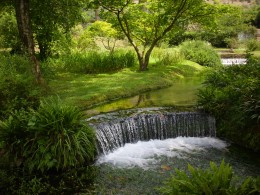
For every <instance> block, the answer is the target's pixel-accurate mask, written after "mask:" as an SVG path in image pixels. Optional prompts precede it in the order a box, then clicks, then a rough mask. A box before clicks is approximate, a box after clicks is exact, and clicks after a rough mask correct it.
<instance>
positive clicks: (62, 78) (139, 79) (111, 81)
mask: <svg viewBox="0 0 260 195" xmlns="http://www.w3.org/2000/svg"><path fill="white" fill-rule="evenodd" d="M202 69H203V67H201V66H200V65H198V64H196V63H194V62H190V61H182V63H180V64H176V65H169V66H151V67H150V68H149V70H148V71H145V72H139V71H136V70H133V69H129V68H125V69H123V70H122V71H120V72H116V73H110V74H96V75H89V74H74V73H59V74H57V79H55V80H53V81H51V82H50V87H51V89H52V94H51V95H58V96H59V97H60V98H61V99H62V100H63V101H64V102H66V103H68V104H72V105H78V106H80V107H88V106H91V105H93V104H96V103H100V102H105V101H109V100H113V99H118V98H122V97H130V96H133V95H136V94H139V93H142V92H145V91H150V90H154V89H159V88H164V87H167V86H170V85H171V84H172V83H173V82H174V81H175V80H176V79H180V78H182V77H185V76H191V75H194V74H196V73H199V72H201V70H202Z"/></svg>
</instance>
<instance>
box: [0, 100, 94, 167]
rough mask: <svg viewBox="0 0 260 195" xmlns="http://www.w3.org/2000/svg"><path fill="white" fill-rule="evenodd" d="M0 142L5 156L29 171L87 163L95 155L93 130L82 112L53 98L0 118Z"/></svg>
mask: <svg viewBox="0 0 260 195" xmlns="http://www.w3.org/2000/svg"><path fill="white" fill-rule="evenodd" d="M0 142H2V148H3V151H4V153H5V155H6V156H8V157H9V159H12V158H13V159H14V163H15V164H16V165H18V166H19V165H21V164H22V165H23V166H24V167H25V168H26V169H29V170H30V171H35V170H40V171H42V172H46V171H48V170H52V169H56V170H65V169H69V168H71V167H78V166H81V165H83V164H86V163H90V162H92V161H93V159H94V156H95V134H94V132H93V130H92V129H91V128H90V127H88V125H87V124H86V123H85V122H84V115H83V114H82V112H80V110H79V109H78V108H76V107H71V106H67V105H62V104H61V103H60V102H58V101H56V100H55V101H54V100H52V101H45V102H41V105H40V107H39V108H38V110H37V111H31V112H30V113H24V112H21V111H19V112H15V113H14V114H13V115H11V116H10V117H9V119H7V120H5V121H1V123H0Z"/></svg>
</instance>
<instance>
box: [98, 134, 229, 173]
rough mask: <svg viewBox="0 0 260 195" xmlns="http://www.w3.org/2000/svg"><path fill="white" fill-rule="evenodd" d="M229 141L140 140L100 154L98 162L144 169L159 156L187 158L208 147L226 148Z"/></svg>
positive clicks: (211, 139) (201, 139)
mask: <svg viewBox="0 0 260 195" xmlns="http://www.w3.org/2000/svg"><path fill="white" fill-rule="evenodd" d="M226 147H227V143H226V142H224V141H222V140H220V139H217V138H212V137H203V138H198V137H177V138H174V139H166V140H150V141H146V142H145V141H139V142H137V143H135V144H126V145H125V146H124V147H121V148H118V149H116V150H115V151H113V152H111V153H109V154H107V155H103V156H100V157H99V159H98V161H97V164H103V163H108V164H112V165H114V166H116V167H121V168H131V167H134V166H139V167H142V168H144V169H146V168H149V166H151V165H152V164H155V163H156V161H157V160H156V159H157V157H159V156H167V157H177V158H185V157H186V155H185V154H187V153H193V152H197V151H201V150H207V149H208V148H216V149H219V150H222V149H225V148H226Z"/></svg>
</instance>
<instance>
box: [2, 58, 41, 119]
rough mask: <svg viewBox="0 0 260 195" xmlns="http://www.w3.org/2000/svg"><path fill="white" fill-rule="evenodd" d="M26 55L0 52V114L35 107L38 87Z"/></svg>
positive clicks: (37, 100) (38, 95)
mask: <svg viewBox="0 0 260 195" xmlns="http://www.w3.org/2000/svg"><path fill="white" fill-rule="evenodd" d="M31 67H32V65H31V63H30V62H29V60H28V59H27V58H26V57H23V56H18V55H3V54H0V116H1V117H4V115H7V114H8V113H9V112H12V111H13V110H15V109H21V108H25V109H26V108H29V107H34V108H35V107H37V106H38V104H39V97H40V93H41V91H40V89H39V88H38V87H37V85H36V84H35V83H34V76H33V74H32V68H31Z"/></svg>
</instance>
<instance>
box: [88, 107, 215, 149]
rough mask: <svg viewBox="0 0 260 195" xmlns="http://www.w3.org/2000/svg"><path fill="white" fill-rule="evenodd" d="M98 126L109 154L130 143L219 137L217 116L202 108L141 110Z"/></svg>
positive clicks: (99, 137)
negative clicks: (165, 111) (216, 125)
mask: <svg viewBox="0 0 260 195" xmlns="http://www.w3.org/2000/svg"><path fill="white" fill-rule="evenodd" d="M91 126H93V127H94V129H96V135H97V148H98V152H99V154H108V153H110V152H111V151H113V150H114V149H116V148H119V147H122V146H124V145H125V144H126V143H136V142H138V141H148V140H152V139H161V140H162V139H168V138H175V137H179V136H183V137H184V136H185V137H215V136H216V127H215V119H214V118H213V117H211V116H209V115H207V114H205V113H199V112H177V113H175V112H173V113H159V114H158V113H157V114H138V115H135V116H132V117H126V118H121V119H117V120H112V121H106V122H101V123H92V124H91Z"/></svg>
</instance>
